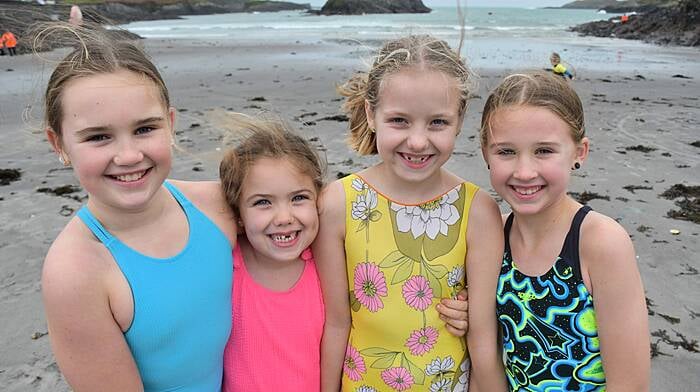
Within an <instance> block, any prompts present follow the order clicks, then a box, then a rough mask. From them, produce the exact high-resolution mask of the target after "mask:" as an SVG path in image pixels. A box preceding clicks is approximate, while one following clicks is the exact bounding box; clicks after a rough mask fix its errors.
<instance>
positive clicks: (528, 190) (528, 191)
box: [511, 185, 544, 196]
mask: <svg viewBox="0 0 700 392" xmlns="http://www.w3.org/2000/svg"><path fill="white" fill-rule="evenodd" d="M511 188H512V189H513V190H514V191H515V193H517V194H519V195H523V196H530V195H532V194H535V193H537V192H539V191H540V190H541V189H542V188H544V187H543V186H542V185H538V186H528V187H523V186H511Z"/></svg>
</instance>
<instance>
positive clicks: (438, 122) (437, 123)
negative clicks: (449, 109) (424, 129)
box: [430, 118, 449, 127]
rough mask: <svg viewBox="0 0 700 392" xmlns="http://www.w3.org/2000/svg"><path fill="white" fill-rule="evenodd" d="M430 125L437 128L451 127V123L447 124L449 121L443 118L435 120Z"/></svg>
mask: <svg viewBox="0 0 700 392" xmlns="http://www.w3.org/2000/svg"><path fill="white" fill-rule="evenodd" d="M430 124H431V125H435V126H441V127H442V126H446V125H449V123H448V122H447V120H445V119H442V118H437V119H435V120H433V121H432V122H431V123H430Z"/></svg>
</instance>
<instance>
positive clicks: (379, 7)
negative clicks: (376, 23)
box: [319, 0, 431, 15]
mask: <svg viewBox="0 0 700 392" xmlns="http://www.w3.org/2000/svg"><path fill="white" fill-rule="evenodd" d="M430 11H431V10H430V8H428V7H426V6H425V4H423V2H422V1H421V0H328V1H326V4H324V5H323V8H321V11H320V12H319V13H320V14H321V15H361V14H420V13H427V12H430Z"/></svg>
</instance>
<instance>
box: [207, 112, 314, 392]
mask: <svg viewBox="0 0 700 392" xmlns="http://www.w3.org/2000/svg"><path fill="white" fill-rule="evenodd" d="M234 124H235V125H236V126H237V128H239V129H240V130H242V131H243V132H245V133H247V135H245V138H244V140H243V141H242V142H241V143H240V144H239V145H238V146H237V147H235V148H232V149H231V150H229V151H228V152H227V153H226V155H225V156H224V159H223V160H222V162H221V165H220V175H221V185H222V187H223V189H224V193H225V195H226V199H227V201H228V203H229V205H230V206H231V208H232V209H233V210H234V213H235V214H236V216H237V217H238V225H239V228H240V235H239V237H238V242H237V245H236V247H235V248H234V250H233V255H234V256H233V279H234V283H233V327H232V330H231V337H230V338H229V341H228V345H227V346H226V351H225V353H224V385H223V390H224V391H319V390H320V381H321V376H320V373H321V365H320V360H321V359H320V347H321V336H322V334H323V322H324V309H323V298H322V295H321V286H320V283H319V280H318V274H317V272H316V263H315V262H314V259H313V255H312V254H311V249H310V248H309V247H310V246H311V242H312V241H313V240H314V238H316V233H317V232H318V226H319V225H318V211H317V209H316V200H317V198H318V195H319V193H320V192H321V188H322V186H323V181H324V165H323V164H322V162H321V159H320V158H319V156H318V154H317V153H316V151H315V150H314V149H313V147H311V146H310V145H309V143H308V142H307V141H306V140H304V139H303V138H302V137H300V136H297V135H295V134H294V133H293V132H291V131H290V130H289V128H288V127H287V126H286V125H285V124H284V123H282V122H280V121H270V120H265V121H263V120H254V119H252V118H247V117H244V116H242V115H239V116H238V118H237V119H236V120H235V122H234Z"/></svg>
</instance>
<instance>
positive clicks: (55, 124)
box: [33, 22, 170, 138]
mask: <svg viewBox="0 0 700 392" xmlns="http://www.w3.org/2000/svg"><path fill="white" fill-rule="evenodd" d="M118 36H119V32H115V31H110V32H108V31H106V30H104V29H103V28H102V27H100V26H98V25H95V24H90V23H84V24H83V25H81V26H74V25H71V24H69V23H64V22H52V23H49V24H43V25H41V26H40V28H39V29H38V30H37V32H36V33H35V37H34V45H33V46H34V47H35V48H40V47H43V46H44V45H45V44H46V42H45V41H46V40H51V41H55V42H57V43H58V44H59V45H63V46H72V47H74V48H75V49H73V51H72V52H71V53H69V54H68V55H67V56H66V57H64V58H63V59H62V60H61V61H59V62H58V65H56V68H55V69H54V71H53V73H51V77H50V78H49V82H48V85H47V86H46V92H45V94H44V104H45V111H44V113H45V114H44V118H45V122H46V125H47V126H49V127H51V128H52V129H53V131H54V132H55V133H56V135H57V136H58V137H59V138H60V137H61V132H62V130H61V122H62V121H63V106H62V102H61V101H62V98H63V93H64V90H65V88H66V86H67V84H68V83H69V82H70V81H72V80H74V79H78V78H84V77H88V76H93V75H99V74H108V73H113V72H116V71H119V70H127V71H130V72H134V73H136V74H138V75H141V76H143V77H144V78H146V79H148V80H151V81H152V82H153V83H154V84H155V86H156V88H157V90H158V92H159V94H160V98H161V100H162V102H163V105H164V106H165V107H166V108H167V107H169V106H170V97H169V94H168V89H167V87H166V86H165V82H164V81H163V77H162V76H161V75H160V73H159V72H158V69H157V68H156V66H155V65H154V64H153V63H152V62H151V60H150V59H149V58H148V56H147V55H146V53H144V51H143V50H141V49H140V48H139V47H138V46H136V45H135V44H134V43H132V42H129V41H124V40H120V39H119V38H118Z"/></svg>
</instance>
